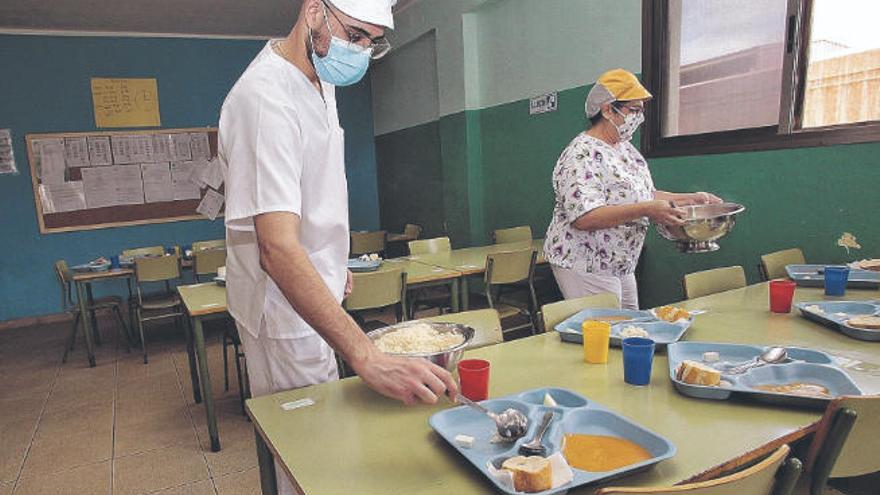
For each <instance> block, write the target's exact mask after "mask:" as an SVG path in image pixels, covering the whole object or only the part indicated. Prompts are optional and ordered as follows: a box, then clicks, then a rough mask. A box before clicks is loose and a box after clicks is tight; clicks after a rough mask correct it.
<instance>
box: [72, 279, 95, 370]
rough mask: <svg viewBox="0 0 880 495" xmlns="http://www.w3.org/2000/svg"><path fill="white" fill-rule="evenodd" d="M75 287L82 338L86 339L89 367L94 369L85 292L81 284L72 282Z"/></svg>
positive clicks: (90, 328) (90, 324) (90, 325)
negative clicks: (80, 315) (81, 325)
mask: <svg viewBox="0 0 880 495" xmlns="http://www.w3.org/2000/svg"><path fill="white" fill-rule="evenodd" d="M74 285H75V286H76V300H77V302H78V303H79V311H80V314H82V322H83V336H85V338H86V353H87V354H88V356H89V366H91V367H92V368H94V367H95V364H96V363H95V349H94V348H93V347H92V323H91V319H90V318H89V316H88V315H89V313H88V308H89V305H88V302H87V301H88V300H87V299H86V291H85V290H83V283H82V282H74Z"/></svg>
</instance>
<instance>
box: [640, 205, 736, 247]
mask: <svg viewBox="0 0 880 495" xmlns="http://www.w3.org/2000/svg"><path fill="white" fill-rule="evenodd" d="M680 208H681V209H682V210H684V211H685V224H684V225H681V226H675V227H672V226H667V225H660V224H658V225H657V232H659V233H660V235H661V236H663V237H664V238H665V239H669V240H670V241H674V242H675V245H676V247H677V248H678V250H679V251H681V252H682V253H708V252H710V251H717V250H718V249H719V246H718V243H717V242H715V241H717V240H718V239H720V238H722V237H724V236H725V235H726V234H727V233H728V232H730V231H731V230H733V226H734V225H736V215H737V214H738V213H742V212H743V211H745V209H746V207H745V206H743V205H741V204H737V203H721V204H713V205H692V206H682V207H680Z"/></svg>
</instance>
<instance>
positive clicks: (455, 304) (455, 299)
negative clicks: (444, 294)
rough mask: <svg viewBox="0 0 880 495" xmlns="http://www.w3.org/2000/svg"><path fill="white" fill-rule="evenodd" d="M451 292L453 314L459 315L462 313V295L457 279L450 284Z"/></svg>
mask: <svg viewBox="0 0 880 495" xmlns="http://www.w3.org/2000/svg"><path fill="white" fill-rule="evenodd" d="M449 291H450V294H451V297H452V312H453V313H458V312H459V311H461V299H460V298H461V295H460V294H459V290H458V280H457V279H452V281H451V282H450V283H449Z"/></svg>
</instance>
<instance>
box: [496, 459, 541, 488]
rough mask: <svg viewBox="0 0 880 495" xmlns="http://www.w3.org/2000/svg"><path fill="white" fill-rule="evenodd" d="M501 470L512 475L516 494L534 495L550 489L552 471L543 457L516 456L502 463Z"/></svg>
mask: <svg viewBox="0 0 880 495" xmlns="http://www.w3.org/2000/svg"><path fill="white" fill-rule="evenodd" d="M501 469H506V470H508V471H510V472H511V473H513V487H514V488H515V489H516V491H518V492H526V493H535V492H542V491H544V490H549V489H550V488H551V484H552V481H553V471H552V468H551V467H550V461H549V460H548V459H546V458H544V457H541V456H529V457H524V456H521V455H518V456H516V457H511V458H510V459H507V460H506V461H504V463H502V464H501Z"/></svg>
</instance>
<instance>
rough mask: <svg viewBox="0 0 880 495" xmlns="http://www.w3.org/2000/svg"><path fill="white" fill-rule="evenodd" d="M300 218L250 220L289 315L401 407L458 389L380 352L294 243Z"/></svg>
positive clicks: (434, 369)
mask: <svg viewBox="0 0 880 495" xmlns="http://www.w3.org/2000/svg"><path fill="white" fill-rule="evenodd" d="M299 225H300V217H299V216H298V215H296V214H294V213H289V212H273V213H265V214H262V215H258V216H256V217H254V226H255V228H256V233H257V242H258V244H259V248H260V266H261V267H262V268H263V270H264V271H265V272H266V273H267V274H269V276H270V277H272V280H273V281H274V282H275V284H276V285H278V288H279V289H281V292H282V293H283V294H284V296H285V297H286V298H287V300H288V302H290V305H291V306H292V307H293V309H294V310H295V311H296V312H297V314H299V315H300V316H301V317H302V318H303V319H304V320H305V321H306V322H307V323H308V324H309V325H311V326H312V328H314V329H315V330H316V331H317V332H318V333H319V334H320V335H321V337H323V338H324V340H326V341H327V342H328V343H329V344H330V346H331V347H333V348H334V349H335V350H336V351H337V352H339V353H340V354H341V355H342V356H343V357H344V358H345V360H346V361H347V362H348V363H349V364H351V366H352V367H353V368H354V370H355V371H356V372H357V373H358V375H360V377H361V378H362V379H363V380H364V381H365V382H366V383H367V385H369V386H370V387H371V388H372V389H374V390H376V391H377V392H379V393H381V394H382V395H385V396H388V397H392V398H395V399H398V400H400V401H403V402H404V403H405V404H414V403H417V402H426V403H431V404H433V403H435V402H437V397H438V396H440V395H442V394H444V392H447V391H448V393H449V396H450V398H454V397H455V396H456V394H457V393H458V388H457V386H456V384H455V381H454V380H453V379H452V375H450V374H449V372H448V371H446V370H445V369H443V368H441V367H439V366H437V365H435V364H432V363H430V362H428V361H427V360H424V359H412V358H411V359H408V358H399V357H393V356H389V355H387V354H384V353H382V352H380V351H379V350H378V349H377V348H376V347H375V346H374V345H373V343H372V342H371V341H370V339H369V338H368V337H367V336H366V334H364V332H363V331H362V330H361V329H360V327H358V326H357V324H356V323H355V322H354V320H352V319H351V317H350V316H349V315H348V314H347V313H346V312H345V311H344V310H343V309H342V307H341V306H340V305H339V304H338V303H337V302H336V299H335V298H334V297H333V295H332V294H331V293H330V290H329V289H328V288H327V286H326V285H325V284H324V280H323V279H322V278H321V276H320V275H319V274H318V272H317V270H315V267H314V266H313V265H312V262H311V260H309V257H308V254H307V253H306V251H305V249H303V247H302V245H301V244H300V242H299Z"/></svg>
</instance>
